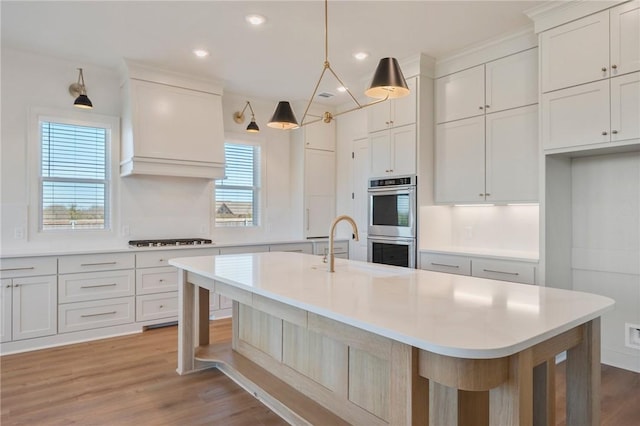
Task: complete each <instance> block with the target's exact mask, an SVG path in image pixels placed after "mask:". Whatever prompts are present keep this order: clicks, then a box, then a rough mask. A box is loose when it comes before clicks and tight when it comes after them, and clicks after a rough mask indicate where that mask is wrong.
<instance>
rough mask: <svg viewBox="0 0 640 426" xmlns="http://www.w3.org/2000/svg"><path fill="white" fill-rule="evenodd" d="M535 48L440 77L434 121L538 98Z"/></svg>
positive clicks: (498, 109)
mask: <svg viewBox="0 0 640 426" xmlns="http://www.w3.org/2000/svg"><path fill="white" fill-rule="evenodd" d="M537 69H538V49H537V48H533V49H529V50H525V51H523V52H519V53H516V54H513V55H509V56H506V57H504V58H500V59H497V60H495V61H491V62H487V63H486V64H483V65H478V66H476V67H473V68H469V69H466V70H464V71H460V72H457V73H453V74H450V75H448V76H445V77H442V78H439V79H438V80H437V82H436V121H437V122H438V123H446V122H449V121H453V120H460V119H463V118H469V117H475V116H478V115H483V114H490V113H492V112H498V111H504V110H506V109H510V108H517V107H521V106H524V105H532V104H535V103H537V102H538V77H537Z"/></svg>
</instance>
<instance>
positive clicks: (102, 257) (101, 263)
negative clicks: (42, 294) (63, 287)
mask: <svg viewBox="0 0 640 426" xmlns="http://www.w3.org/2000/svg"><path fill="white" fill-rule="evenodd" d="M135 263H136V262H135V254H133V253H106V254H82V255H76V256H62V257H60V259H59V263H58V266H59V273H61V274H73V273H76V272H94V271H113V270H117V269H133V268H134V267H135Z"/></svg>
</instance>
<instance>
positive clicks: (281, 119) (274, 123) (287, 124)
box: [267, 101, 300, 130]
mask: <svg viewBox="0 0 640 426" xmlns="http://www.w3.org/2000/svg"><path fill="white" fill-rule="evenodd" d="M267 126H269V127H273V128H274V129H283V130H289V129H297V128H298V127H300V125H299V124H298V120H296V116H295V115H294V114H293V110H292V109H291V104H290V103H289V102H287V101H280V102H278V106H277V107H276V111H275V112H274V113H273V117H271V120H269V123H267Z"/></svg>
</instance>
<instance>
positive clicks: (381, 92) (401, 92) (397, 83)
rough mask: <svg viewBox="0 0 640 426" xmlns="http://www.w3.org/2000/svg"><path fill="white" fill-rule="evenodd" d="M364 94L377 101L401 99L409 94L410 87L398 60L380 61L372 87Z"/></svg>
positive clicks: (385, 59)
mask: <svg viewBox="0 0 640 426" xmlns="http://www.w3.org/2000/svg"><path fill="white" fill-rule="evenodd" d="M364 94H365V95H367V96H369V97H370V98H376V99H386V98H389V99H392V98H401V97H403V96H407V95H408V94H409V87H408V86H407V82H406V80H405V79H404V76H403V75H402V70H401V69H400V65H398V60H397V59H396V58H382V59H380V62H379V63H378V68H376V72H375V74H373V80H372V81H371V86H370V87H369V88H368V89H367V90H366V91H365V92H364Z"/></svg>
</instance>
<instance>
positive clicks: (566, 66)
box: [540, 10, 609, 92]
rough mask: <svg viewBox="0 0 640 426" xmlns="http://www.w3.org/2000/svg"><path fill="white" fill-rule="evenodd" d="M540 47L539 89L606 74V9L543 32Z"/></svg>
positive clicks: (607, 57)
mask: <svg viewBox="0 0 640 426" xmlns="http://www.w3.org/2000/svg"><path fill="white" fill-rule="evenodd" d="M540 48H541V49H542V50H541V58H540V61H541V73H542V76H541V77H542V79H541V81H542V92H549V91H551V90H557V89H563V88H565V87H569V86H575V85H577V84H582V83H588V82H590V81H596V80H600V79H603V78H606V77H608V76H609V11H608V10H605V11H603V12H600V13H596V14H594V15H590V16H587V17H585V18H582V19H578V20H577V21H573V22H570V23H568V24H565V25H561V26H559V27H556V28H553V29H551V30H549V31H545V32H543V33H542V35H541V36H540ZM603 69H604V71H603Z"/></svg>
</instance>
